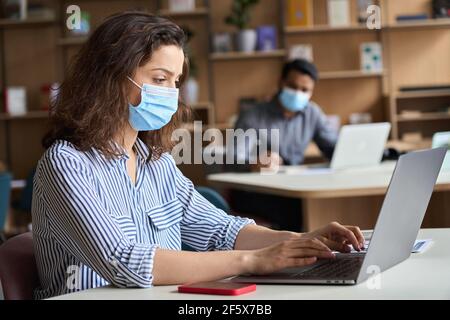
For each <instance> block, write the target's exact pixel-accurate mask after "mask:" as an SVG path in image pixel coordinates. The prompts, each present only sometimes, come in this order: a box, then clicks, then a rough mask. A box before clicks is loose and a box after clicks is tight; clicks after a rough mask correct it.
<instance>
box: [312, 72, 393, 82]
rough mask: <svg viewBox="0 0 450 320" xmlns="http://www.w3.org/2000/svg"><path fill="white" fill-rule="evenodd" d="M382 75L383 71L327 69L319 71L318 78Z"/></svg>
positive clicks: (372, 76) (353, 77)
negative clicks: (326, 70)
mask: <svg viewBox="0 0 450 320" xmlns="http://www.w3.org/2000/svg"><path fill="white" fill-rule="evenodd" d="M382 76H384V72H364V71H361V70H346V71H328V72H320V73H319V79H320V80H330V79H355V78H374V77H382Z"/></svg>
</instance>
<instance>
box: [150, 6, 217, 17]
mask: <svg viewBox="0 0 450 320" xmlns="http://www.w3.org/2000/svg"><path fill="white" fill-rule="evenodd" d="M208 13H209V10H208V8H206V7H204V8H197V9H195V10H193V11H180V12H174V11H170V10H167V9H163V10H159V11H158V14H159V15H161V16H165V17H170V18H174V19H176V18H186V17H202V16H207V15H208Z"/></svg>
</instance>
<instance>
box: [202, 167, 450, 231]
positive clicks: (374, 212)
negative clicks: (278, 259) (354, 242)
mask: <svg viewBox="0 0 450 320" xmlns="http://www.w3.org/2000/svg"><path fill="white" fill-rule="evenodd" d="M394 168H395V162H392V161H390V162H384V163H382V164H381V165H380V166H376V167H370V168H358V169H348V170H339V171H335V172H331V171H329V170H328V171H327V170H325V171H322V172H321V171H320V170H308V169H307V167H305V166H300V167H282V168H281V169H280V170H281V171H280V173H277V174H274V175H263V174H260V173H220V174H213V175H209V176H208V183H209V184H210V185H211V186H213V187H216V188H219V189H225V188H226V189H235V190H242V191H250V192H259V193H265V194H271V195H279V196H285V197H294V198H299V199H302V206H303V208H302V217H303V221H302V222H303V224H302V225H303V226H304V229H305V231H308V230H313V229H315V228H317V227H320V226H323V225H325V224H327V223H329V222H330V221H339V222H340V223H343V224H352V225H358V226H360V227H361V228H363V229H373V228H374V226H375V222H376V219H377V217H378V213H379V211H380V209H381V205H382V202H383V199H384V195H385V193H386V190H387V187H388V185H389V182H390V179H391V177H392V174H393V172H394ZM279 214H283V213H282V212H280V213H279ZM299 216H300V214H299ZM423 227H424V228H427V227H433V228H436V227H440V228H446V227H450V171H446V172H442V173H441V174H440V176H439V178H438V182H437V185H436V187H435V192H434V194H433V197H432V200H431V202H430V205H429V207H428V211H427V215H426V216H425V219H424V224H423Z"/></svg>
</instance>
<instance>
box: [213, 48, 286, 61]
mask: <svg viewBox="0 0 450 320" xmlns="http://www.w3.org/2000/svg"><path fill="white" fill-rule="evenodd" d="M285 57H286V51H285V50H273V51H255V52H251V53H244V52H226V53H213V54H211V56H210V59H211V60H213V61H219V60H247V59H268V58H285Z"/></svg>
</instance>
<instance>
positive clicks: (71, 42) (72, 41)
mask: <svg viewBox="0 0 450 320" xmlns="http://www.w3.org/2000/svg"><path fill="white" fill-rule="evenodd" d="M87 39H88V37H87V36H71V37H65V38H60V39H59V40H58V45H60V46H78V45H82V44H83V43H85V42H86V40H87Z"/></svg>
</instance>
